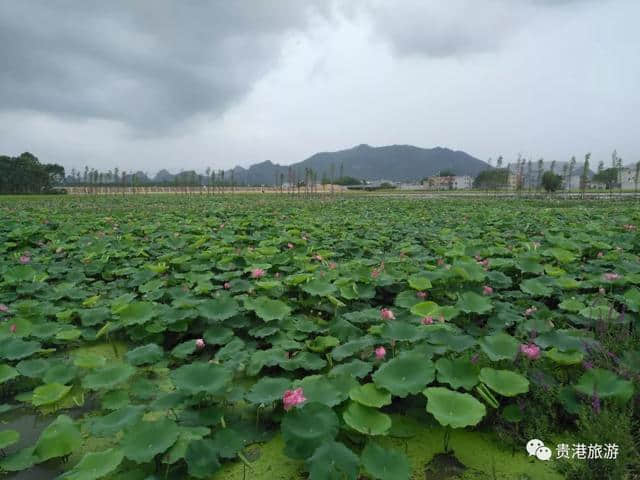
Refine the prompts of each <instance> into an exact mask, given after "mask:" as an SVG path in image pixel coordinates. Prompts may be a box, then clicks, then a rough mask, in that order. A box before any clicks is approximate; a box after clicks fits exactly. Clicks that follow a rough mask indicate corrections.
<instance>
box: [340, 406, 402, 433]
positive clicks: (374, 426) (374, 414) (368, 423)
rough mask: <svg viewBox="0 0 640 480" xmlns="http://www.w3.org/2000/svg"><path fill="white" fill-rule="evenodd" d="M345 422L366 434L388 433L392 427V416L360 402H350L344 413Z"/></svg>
mask: <svg viewBox="0 0 640 480" xmlns="http://www.w3.org/2000/svg"><path fill="white" fill-rule="evenodd" d="M342 418H343V419H344V421H345V423H346V424H347V425H349V426H350V427H351V428H353V429H354V430H355V431H357V432H360V433H363V434H365V435H386V434H387V432H388V431H389V429H390V428H391V417H389V415H387V414H385V413H382V412H380V411H379V410H378V409H377V408H372V407H365V406H364V405H361V404H360V403H358V402H349V406H348V407H347V409H346V410H345V411H344V413H343V414H342Z"/></svg>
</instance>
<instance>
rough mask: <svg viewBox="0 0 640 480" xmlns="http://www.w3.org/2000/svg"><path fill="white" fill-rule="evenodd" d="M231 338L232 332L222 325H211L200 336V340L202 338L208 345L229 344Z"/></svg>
mask: <svg viewBox="0 0 640 480" xmlns="http://www.w3.org/2000/svg"><path fill="white" fill-rule="evenodd" d="M233 337H234V333H233V330H231V329H230V328H227V327H223V326H222V325H211V326H209V327H208V328H207V329H206V330H205V331H204V334H203V335H202V338H204V340H205V342H207V344H208V345H225V344H226V343H229V341H230V340H231V339H233Z"/></svg>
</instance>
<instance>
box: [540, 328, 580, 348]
mask: <svg viewBox="0 0 640 480" xmlns="http://www.w3.org/2000/svg"><path fill="white" fill-rule="evenodd" d="M574 333H576V331H574V330H559V329H556V330H551V331H550V332H546V333H543V334H541V335H538V336H537V337H536V339H535V343H536V344H537V345H538V346H539V347H540V348H547V347H556V348H557V349H558V350H560V351H561V352H566V351H568V350H580V351H582V350H584V348H585V347H584V343H592V342H593V340H592V339H590V338H589V337H578V336H574Z"/></svg>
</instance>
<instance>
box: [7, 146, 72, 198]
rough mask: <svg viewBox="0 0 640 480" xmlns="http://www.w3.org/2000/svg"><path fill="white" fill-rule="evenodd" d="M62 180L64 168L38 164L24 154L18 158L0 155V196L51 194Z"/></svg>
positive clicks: (31, 157) (38, 162)
mask: <svg viewBox="0 0 640 480" xmlns="http://www.w3.org/2000/svg"><path fill="white" fill-rule="evenodd" d="M63 180H64V167H63V166H62V165H58V164H55V163H44V164H43V163H40V161H39V160H38V158H37V157H36V156H35V155H33V154H31V153H29V152H25V153H23V154H21V155H20V156H18V157H9V156H6V155H0V194H23V193H51V192H52V191H53V187H55V186H57V185H60V184H61V183H62V181H63Z"/></svg>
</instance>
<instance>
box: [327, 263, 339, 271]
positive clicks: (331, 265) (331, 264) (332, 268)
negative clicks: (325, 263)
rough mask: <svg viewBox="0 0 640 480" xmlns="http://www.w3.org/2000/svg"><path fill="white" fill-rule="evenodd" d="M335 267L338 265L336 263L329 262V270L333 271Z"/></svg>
mask: <svg viewBox="0 0 640 480" xmlns="http://www.w3.org/2000/svg"><path fill="white" fill-rule="evenodd" d="M337 266H338V264H337V263H336V262H329V270H335V268H336V267H337Z"/></svg>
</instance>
